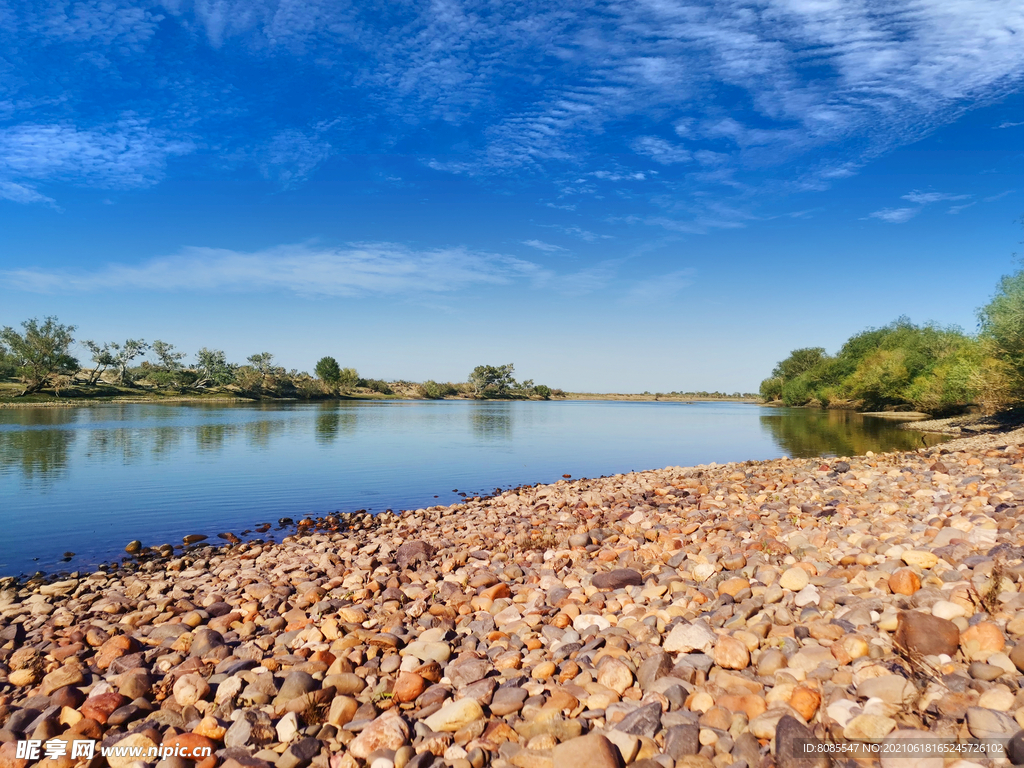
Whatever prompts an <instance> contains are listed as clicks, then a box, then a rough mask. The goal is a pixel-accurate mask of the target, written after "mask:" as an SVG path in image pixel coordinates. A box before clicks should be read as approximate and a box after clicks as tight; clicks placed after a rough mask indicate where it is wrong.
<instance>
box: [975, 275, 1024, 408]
mask: <svg viewBox="0 0 1024 768" xmlns="http://www.w3.org/2000/svg"><path fill="white" fill-rule="evenodd" d="M978 320H979V321H980V331H981V338H982V341H983V342H984V343H985V344H986V346H987V347H988V348H989V350H990V352H991V354H992V355H993V356H994V357H995V358H996V359H997V360H999V361H1000V362H1002V363H1003V364H1005V366H1006V369H1007V372H1008V374H1009V377H1010V382H1011V387H1012V389H1013V392H1014V394H1015V395H1016V396H1018V397H1019V396H1021V395H1022V394H1024V269H1018V270H1017V271H1016V272H1014V273H1013V274H1011V275H1004V276H1003V277H1002V279H1001V280H1000V281H999V286H998V288H997V289H996V292H995V295H994V296H993V297H992V300H991V301H989V303H988V304H986V305H985V306H984V307H982V308H981V309H979V310H978Z"/></svg>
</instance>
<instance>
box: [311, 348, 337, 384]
mask: <svg viewBox="0 0 1024 768" xmlns="http://www.w3.org/2000/svg"><path fill="white" fill-rule="evenodd" d="M313 372H314V373H315V374H316V376H317V378H318V379H320V381H322V382H323V383H324V384H326V385H327V386H328V387H329V388H330V390H331V391H332V392H333V391H334V390H336V389H337V388H338V385H339V384H340V383H341V368H340V367H339V366H338V361H337V360H335V359H334V358H333V357H330V356H327V357H321V358H320V359H319V360H317V361H316V368H314V369H313Z"/></svg>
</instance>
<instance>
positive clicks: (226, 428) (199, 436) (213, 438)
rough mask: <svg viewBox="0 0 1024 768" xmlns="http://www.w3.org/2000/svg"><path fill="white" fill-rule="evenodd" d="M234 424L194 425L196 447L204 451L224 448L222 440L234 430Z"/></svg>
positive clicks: (213, 451)
mask: <svg viewBox="0 0 1024 768" xmlns="http://www.w3.org/2000/svg"><path fill="white" fill-rule="evenodd" d="M234 426H235V425H234V424H200V425H199V426H198V427H196V447H198V448H199V450H200V451H203V452H204V453H216V452H217V451H220V450H221V449H222V448H224V441H225V440H226V439H227V437H228V435H229V434H230V433H232V432H234Z"/></svg>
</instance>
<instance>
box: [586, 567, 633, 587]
mask: <svg viewBox="0 0 1024 768" xmlns="http://www.w3.org/2000/svg"><path fill="white" fill-rule="evenodd" d="M590 583H591V584H593V585H594V586H595V587H596V588H597V589H622V588H623V587H632V586H640V585H642V584H643V583H644V577H643V576H641V575H640V573H639V572H638V571H634V570H633V569H632V568H619V569H617V570H614V571H609V572H608V573H599V574H597V575H596V576H594V578H593V579H592V580H591V582H590Z"/></svg>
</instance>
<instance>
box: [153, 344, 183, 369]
mask: <svg viewBox="0 0 1024 768" xmlns="http://www.w3.org/2000/svg"><path fill="white" fill-rule="evenodd" d="M153 354H154V355H156V359H157V364H158V365H159V366H160V367H161V368H163V369H164V370H165V371H177V370H180V369H181V367H182V366H181V361H182V360H184V359H185V353H184V352H178V351H176V350H175V349H174V345H173V344H168V343H167V342H166V341H160V339H157V340H156V341H154V342H153Z"/></svg>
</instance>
